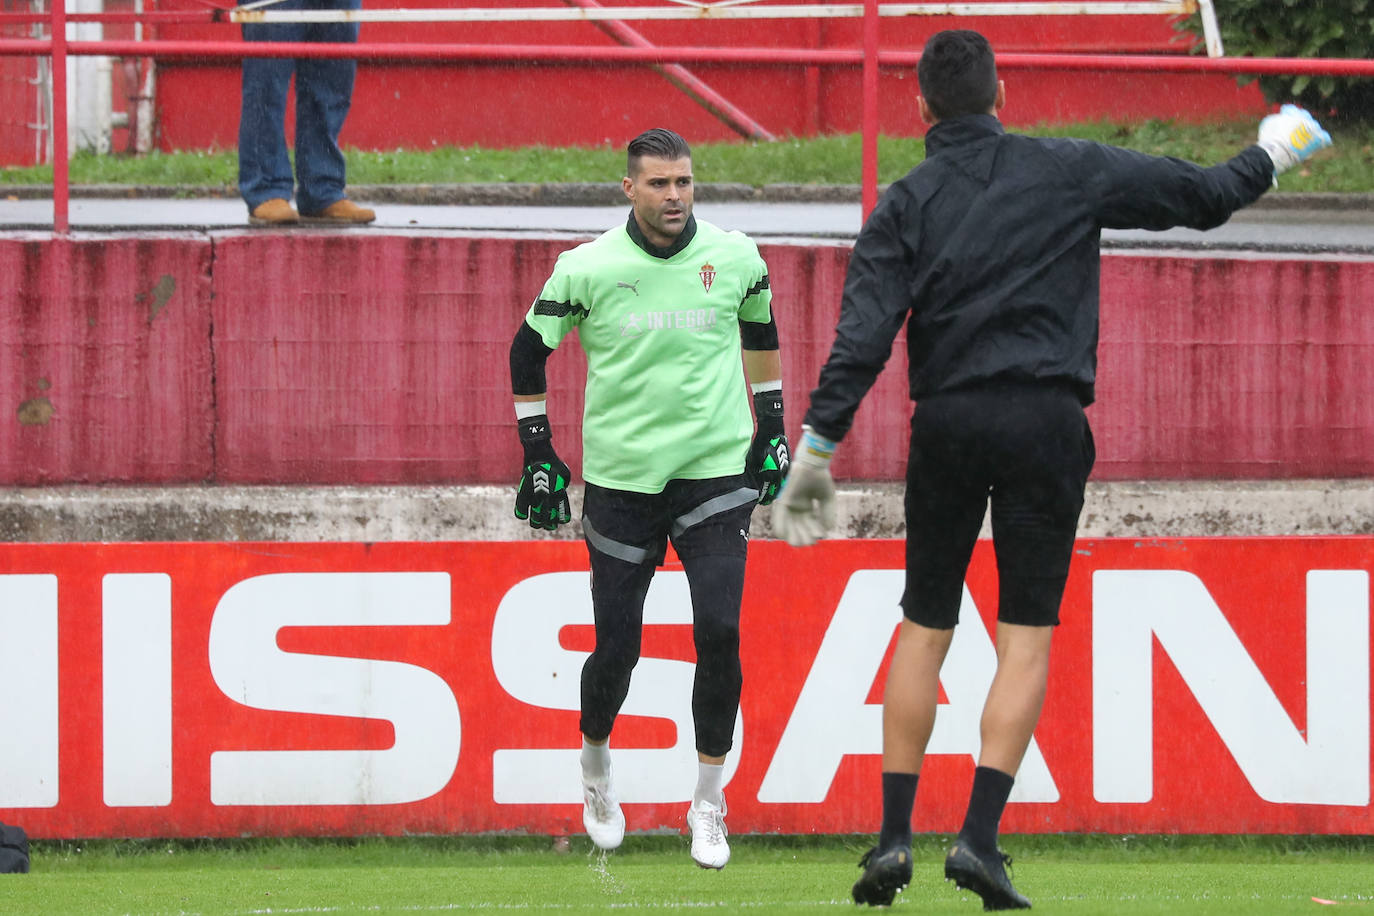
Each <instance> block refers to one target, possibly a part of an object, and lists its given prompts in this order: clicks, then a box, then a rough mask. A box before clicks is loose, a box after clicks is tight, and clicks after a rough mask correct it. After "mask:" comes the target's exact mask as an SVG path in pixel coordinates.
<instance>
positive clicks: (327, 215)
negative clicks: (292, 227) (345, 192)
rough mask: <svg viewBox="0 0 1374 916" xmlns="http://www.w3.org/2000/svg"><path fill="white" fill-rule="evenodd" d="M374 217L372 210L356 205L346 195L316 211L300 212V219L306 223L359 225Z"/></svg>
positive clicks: (375, 216) (370, 220)
mask: <svg viewBox="0 0 1374 916" xmlns="http://www.w3.org/2000/svg"><path fill="white" fill-rule="evenodd" d="M376 218H377V214H376V213H375V212H374V211H372V210H369V209H367V208H366V207H360V206H358V205H357V204H355V203H354V202H353V201H351V200H349V199H348V198H347V197H345V198H344V199H343V200H336V201H334V202H333V203H332V204H330V205H329V206H327V207H325V208H324V209H323V210H321V211H319V212H318V213H302V214H301V219H302V220H304V221H305V222H307V223H334V224H335V225H339V226H349V225H361V224H362V223H370V222H372V221H373V220H374V219H376Z"/></svg>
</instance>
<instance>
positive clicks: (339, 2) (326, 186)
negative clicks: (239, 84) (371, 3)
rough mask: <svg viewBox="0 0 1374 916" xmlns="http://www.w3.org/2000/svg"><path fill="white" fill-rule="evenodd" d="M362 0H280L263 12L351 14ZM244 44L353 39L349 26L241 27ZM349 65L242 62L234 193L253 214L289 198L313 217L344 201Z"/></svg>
mask: <svg viewBox="0 0 1374 916" xmlns="http://www.w3.org/2000/svg"><path fill="white" fill-rule="evenodd" d="M361 7H362V0H283V2H282V3H277V4H274V5H272V6H269V7H267V9H269V10H317V9H341V10H356V9H360V8H361ZM243 38H244V40H245V41H325V42H354V41H357V40H358V24H357V23H356V22H350V23H343V22H306V23H271V24H262V23H259V24H245V25H244V26H243ZM357 69H358V64H357V61H354V60H322V59H318V58H301V59H299V60H293V59H291V58H276V57H245V58H244V59H243V103H242V106H241V108H240V110H239V193H240V194H242V195H243V200H244V202H245V203H247V204H248V209H249V210H252V209H253V208H255V207H257V206H258V205H259V204H261V203H262V202H263V201H265V200H271V199H272V198H274V197H280V198H282V199H284V200H290V199H291V190H292V186H293V184H294V185H295V186H296V205H297V207H299V208H300V210H301V212H303V213H316V212H318V211H320V210H323V209H324V208H325V207H327V206H329V205H330V204H332V203H334V202H335V201H338V200H342V199H343V197H344V158H343V153H342V152H340V151H339V131H340V130H341V129H342V128H343V122H344V118H346V117H347V116H348V106H349V104H350V102H351V101H352V99H353V77H354V74H355V73H356V72H357ZM292 74H295V77H296V178H297V181H296V182H293V181H292V178H291V160H290V159H289V158H287V155H286V125H285V121H286V92H287V89H288V88H289V87H290V85H291V76H292Z"/></svg>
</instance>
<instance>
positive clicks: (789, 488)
mask: <svg viewBox="0 0 1374 916" xmlns="http://www.w3.org/2000/svg"><path fill="white" fill-rule="evenodd" d="M836 444H837V443H835V442H832V441H831V440H829V439H827V438H825V437H824V436H822V435H820V434H819V433H817V432H816V431H815V430H814V429H812V428H811V427H809V426H803V427H802V441H801V448H800V449H798V450H797V453H796V454H795V455H793V458H792V473H791V474H790V475H788V478H787V482H786V484H785V485H784V486H783V488H782V495H781V496H780V497H778V501H777V502H776V503H774V504H773V534H774V535H775V536H776V537H780V538H782V539H783V540H784V541H786V542H787V543H789V544H791V545H792V546H793V547H809V546H811V545H812V544H814V543H816V542H817V541H819V540H820V539H821V538H822V537H824V536H825V535H826V534H828V533H829V532H830V529H831V528H833V527H835V481H834V480H833V479H832V478H831V477H830V459H831V458H833V457H834V456H835V446H836Z"/></svg>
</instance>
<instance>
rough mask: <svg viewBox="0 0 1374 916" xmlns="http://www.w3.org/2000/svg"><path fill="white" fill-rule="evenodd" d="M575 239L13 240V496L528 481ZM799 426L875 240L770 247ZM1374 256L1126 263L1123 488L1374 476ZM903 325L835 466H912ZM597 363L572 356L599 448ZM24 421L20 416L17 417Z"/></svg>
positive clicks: (558, 434) (6, 265)
mask: <svg viewBox="0 0 1374 916" xmlns="http://www.w3.org/2000/svg"><path fill="white" fill-rule="evenodd" d="M574 243H575V240H573V239H569V238H566V237H564V238H551V237H518V238H513V237H504V238H490V237H483V236H480V235H475V234H468V233H458V232H446V233H415V234H400V233H394V234H380V233H356V234H355V233H330V232H309V231H298V232H293V233H286V234H283V233H266V232H262V233H254V232H224V233H212V234H208V235H206V234H200V233H179V234H166V235H161V236H149V237H144V236H140V237H128V236H100V235H79V236H77V237H75V238H72V239H57V240H53V239H51V238H50V237H48V236H46V235H33V236H24V235H18V234H10V235H6V236H3V237H0V276H3V277H5V278H6V283H7V285H9V286H10V288H11V289H12V290H13V293H12V295H13V296H14V299H13V302H14V303H15V305H14V307H11V308H6V309H3V310H0V392H3V393H4V394H3V397H4V398H5V399H6V403H5V404H4V405H3V410H0V485H3V486H35V485H42V486H49V485H68V484H120V485H177V484H213V485H242V484H264V485H266V484H280V485H302V486H314V485H367V486H379V485H400V486H414V485H421V486H451V485H471V484H504V483H506V482H507V481H508V478H509V476H510V474H511V469H512V468H515V467H516V466H517V465H518V463H519V448H518V443H517V441H516V437H515V435H514V431H513V426H512V421H511V418H512V414H511V407H510V395H509V375H508V368H507V351H508V347H509V341H510V339H511V335H512V334H513V332H514V329H515V327H516V326H517V324H518V322H519V321H520V319H521V316H522V315H523V313H524V311H525V309H526V308H527V306H528V303H529V302H530V301H531V300H532V299H533V298H534V296H535V295H536V294H537V292H538V290H539V288H540V286H541V284H542V283H543V280H544V279H545V277H546V276H547V274H548V272H549V270H550V269H551V267H552V264H553V260H554V258H555V257H556V256H557V254H558V253H559V252H560V251H562V250H564V249H565V248H566V247H568V246H570V245H572V244H574ZM763 252H764V256H765V257H766V258H767V260H768V262H769V267H770V272H771V276H772V279H773V288H774V291H775V302H776V312H777V316H778V322H779V327H780V334H781V337H782V340H783V346H784V355H785V371H784V376H785V381H786V398H787V403H788V404H789V405H790V416H791V423H792V425H793V427H795V425H796V424H797V423H799V421H800V415H801V412H802V410H803V409H804V405H805V403H806V400H807V395H808V392H809V390H810V388H811V386H812V385H814V383H815V379H816V377H817V374H818V372H819V368H820V365H821V363H822V362H823V361H824V358H825V356H826V352H827V350H828V348H829V344H830V341H831V338H832V329H833V327H834V323H835V318H836V315H837V312H838V302H839V289H840V286H841V283H842V280H843V274H844V268H845V265H846V263H847V259H848V253H849V249H848V247H847V246H846V245H843V244H814V245H765V246H763ZM1370 301H1374V261H1371V260H1370V259H1368V258H1363V259H1361V258H1360V256H1354V255H1352V256H1350V257H1349V258H1346V259H1340V258H1336V257H1333V256H1324V257H1323V258H1322V259H1316V258H1312V257H1303V258H1298V257H1293V258H1272V257H1271V258H1259V257H1253V256H1235V257H1221V256H1208V255H1206V254H1189V255H1186V256H1184V255H1176V256H1171V255H1168V254H1158V253H1143V252H1137V253H1121V254H1109V255H1106V256H1104V259H1103V269H1102V346H1101V372H1100V386H1099V395H1100V398H1099V402H1098V404H1096V405H1095V406H1093V407H1092V408H1091V414H1092V419H1093V424H1094V428H1095V430H1096V434H1097V441H1098V465H1097V470H1096V473H1095V477H1096V479H1097V480H1100V481H1116V480H1132V479H1141V478H1144V479H1183V480H1188V479H1229V480H1254V479H1276V480H1284V479H1325V478H1361V477H1370V476H1374V401H1371V400H1370V399H1369V398H1367V397H1363V396H1362V393H1363V392H1368V391H1370V390H1374V313H1371V312H1370V311H1369V309H1368V308H1367V303H1368V302H1370ZM903 345H904V344H903V341H902V339H901V338H900V337H899V340H898V345H897V347H896V349H895V352H894V355H893V358H892V359H891V361H890V364H889V366H888V369H887V371H885V372H884V374H883V376H882V377H881V378H880V380H879V382H878V384H877V385H876V386H875V389H874V391H873V392H872V393H871V395H870V396H869V398H868V399H867V401H866V402H865V403H864V405H863V407H862V408H861V409H860V413H859V416H858V418H857V420H856V423H855V427H854V430H853V432H852V433H851V435H850V436H849V438H848V439H846V441H845V443H844V447H843V448H842V450H841V453H840V456H839V458H837V460H836V464H835V472H836V475H837V477H839V478H841V479H851V480H864V481H880V482H881V481H896V480H899V479H900V478H901V476H902V473H903V462H904V460H905V453H906V433H907V419H908V415H909V412H910V403H909V401H908V400H907V396H906V384H905V365H904V363H905V358H904V351H903ZM583 372H584V362H583V359H582V356H581V352H580V350H579V348H578V347H577V346H576V345H575V344H572V343H571V342H569V343H568V344H567V345H565V347H563V348H562V349H561V350H560V352H559V353H557V354H555V356H554V357H553V358H552V360H551V362H550V375H549V381H550V415H551V418H552V420H553V423H554V429H555V441H556V443H557V445H558V447H559V449H560V452H561V453H562V454H563V455H564V457H565V458H566V459H567V460H568V461H569V462H570V464H572V466H573V467H574V468H576V467H577V466H578V465H579V464H580V458H581V453H580V445H579V439H580V416H581V409H582V404H581V379H582V376H583ZM3 418H8V419H3Z"/></svg>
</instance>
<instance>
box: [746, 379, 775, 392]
mask: <svg viewBox="0 0 1374 916" xmlns="http://www.w3.org/2000/svg"><path fill="white" fill-rule="evenodd" d="M764 391H782V379H780V378H775V379H772V380H771V381H767V382H750V383H749V393H750V394H759V393H761V392H764Z"/></svg>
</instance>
